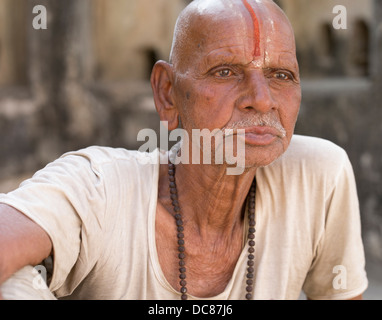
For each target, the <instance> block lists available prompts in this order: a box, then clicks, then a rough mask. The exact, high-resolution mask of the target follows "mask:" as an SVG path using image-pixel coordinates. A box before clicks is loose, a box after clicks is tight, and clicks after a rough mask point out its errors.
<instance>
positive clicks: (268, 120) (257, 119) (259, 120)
mask: <svg viewBox="0 0 382 320" xmlns="http://www.w3.org/2000/svg"><path fill="white" fill-rule="evenodd" d="M251 127H271V128H274V129H276V130H277V131H278V132H279V133H280V136H281V137H282V138H285V137H286V130H285V128H284V127H283V126H282V124H281V123H280V121H279V120H278V119H275V117H274V116H271V115H270V114H269V113H266V114H255V115H253V116H251V117H249V118H247V119H245V120H241V121H237V122H234V123H232V124H230V125H228V126H225V127H223V128H222V129H221V130H222V131H223V132H224V131H225V130H237V129H245V128H251Z"/></svg>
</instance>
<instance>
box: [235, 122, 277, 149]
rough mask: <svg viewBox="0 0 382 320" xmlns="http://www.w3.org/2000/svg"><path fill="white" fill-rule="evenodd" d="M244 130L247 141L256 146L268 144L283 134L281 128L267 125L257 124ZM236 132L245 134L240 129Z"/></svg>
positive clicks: (239, 134)
mask: <svg viewBox="0 0 382 320" xmlns="http://www.w3.org/2000/svg"><path fill="white" fill-rule="evenodd" d="M242 130H244V131H245V134H244V138H245V143H246V144H249V145H254V146H267V145H269V144H271V143H272V142H274V141H275V140H276V139H277V138H279V137H281V136H282V134H281V133H280V131H279V130H277V129H276V128H272V127H267V126H256V127H250V128H245V129H242ZM234 134H236V135H238V136H243V135H242V134H241V132H240V131H238V130H235V133H234Z"/></svg>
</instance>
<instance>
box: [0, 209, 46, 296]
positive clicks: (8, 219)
mask: <svg viewBox="0 0 382 320" xmlns="http://www.w3.org/2000/svg"><path fill="white" fill-rule="evenodd" d="M51 251H52V242H51V240H50V238H49V236H48V234H47V233H46V232H45V231H44V230H43V229H42V228H41V227H40V226H38V225H37V224H36V223H34V222H33V221H32V220H30V219H29V218H28V217H26V216H25V215H24V214H22V213H21V212H19V211H17V210H15V209H13V208H12V207H10V206H7V205H4V204H0V285H1V284H2V283H3V282H4V281H5V280H7V279H8V278H9V277H10V276H12V274H14V273H15V272H16V271H18V270H19V269H21V268H23V267H24V266H27V265H37V264H39V263H40V262H41V261H43V260H44V259H45V258H47V257H48V256H49V255H50V253H51ZM0 299H1V296H0Z"/></svg>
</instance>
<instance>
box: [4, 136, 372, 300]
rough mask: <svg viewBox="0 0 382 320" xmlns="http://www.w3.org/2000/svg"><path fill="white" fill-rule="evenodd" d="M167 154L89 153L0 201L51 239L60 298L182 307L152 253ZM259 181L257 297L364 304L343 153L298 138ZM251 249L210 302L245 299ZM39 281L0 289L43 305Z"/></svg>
mask: <svg viewBox="0 0 382 320" xmlns="http://www.w3.org/2000/svg"><path fill="white" fill-rule="evenodd" d="M160 156H161V152H159V151H155V152H153V153H140V152H138V151H127V150H125V149H112V148H106V147H90V148H87V149H84V150H81V151H78V152H71V153H67V154H65V155H64V156H62V157H61V158H60V159H58V160H56V161H55V162H53V163H51V164H49V165H48V166H47V167H46V168H44V169H43V170H41V171H39V172H37V173H36V174H35V175H34V177H33V178H32V179H30V180H27V181H25V182H24V183H23V184H22V185H21V186H20V188H19V189H17V190H15V191H13V192H11V193H9V194H7V195H5V194H4V195H0V202H1V203H5V204H8V205H10V206H12V207H14V208H16V209H18V210H19V211H21V212H23V213H24V214H25V215H27V216H28V217H30V218H31V219H32V220H34V221H35V222H36V223H38V224H39V225H40V226H41V227H42V228H43V229H44V230H45V231H46V232H47V233H48V234H49V236H50V238H51V240H52V242H53V256H54V263H53V266H54V267H53V275H52V278H51V280H50V284H49V289H50V290H51V291H52V292H53V293H54V295H55V297H57V298H64V297H66V298H70V299H132V300H141V299H161V300H171V299H179V298H180V293H179V292H177V290H175V289H174V288H172V287H171V286H170V284H169V283H168V281H167V280H166V278H165V277H164V275H163V272H162V270H161V267H160V264H159V261H158V255H157V248H156V243H155V214H156V206H157V198H158V176H159V158H160ZM256 179H257V191H256V220H257V227H256V253H255V291H254V298H255V299H267V300H268V299H298V298H299V297H300V294H301V290H303V291H304V292H305V294H306V296H308V297H310V298H311V299H348V298H352V297H355V296H358V295H360V294H362V293H363V292H364V291H365V289H366V288H367V277H366V272H365V259H364V251H363V244H362V239H361V227H360V215H359V205H358V198H357V192H356V186H355V180H354V175H353V171H352V167H351V164H350V162H349V159H348V157H347V155H346V153H345V151H344V150H343V149H341V148H339V147H338V146H336V145H334V144H333V143H331V142H328V141H326V140H322V139H318V138H311V137H304V136H297V135H296V136H294V137H293V139H292V142H291V145H290V147H289V149H288V150H287V151H286V153H285V154H284V155H283V156H282V157H281V158H279V159H278V160H276V161H275V162H274V163H273V164H271V165H269V166H267V167H265V168H260V169H258V171H257V173H256ZM174 241H176V239H175V238H174ZM247 249H248V248H247V246H244V248H243V251H242V254H241V256H240V258H239V260H238V262H237V265H236V268H235V270H234V273H233V276H232V279H231V280H230V282H229V283H228V285H227V287H226V289H225V290H224V291H223V292H222V293H221V294H219V295H218V296H216V297H212V299H219V300H220V299H234V300H235V299H244V296H245V275H246V263H247ZM35 276H36V275H35V273H33V272H31V268H25V269H23V270H22V271H20V272H19V273H17V274H16V275H15V276H14V278H11V279H10V280H9V281H8V282H7V283H6V284H5V285H4V286H3V288H2V290H3V291H4V292H3V295H4V297H7V294H9V296H10V297H16V298H17V297H20V298H23V295H24V294H25V295H27V293H28V294H29V292H33V293H32V294H34V293H36V298H38V295H39V294H40V295H43V294H42V293H41V292H40V293H39V289H38V288H37V289H36V288H35V287H33V285H32V280H33V279H34V277H35ZM188 281H189V282H191V281H192V279H188ZM27 296H28V295H27ZM28 297H29V296H28ZM190 298H191V299H193V298H195V299H198V298H197V297H192V296H191V297H190Z"/></svg>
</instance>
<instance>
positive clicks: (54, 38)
mask: <svg viewBox="0 0 382 320" xmlns="http://www.w3.org/2000/svg"><path fill="white" fill-rule="evenodd" d="M189 2H190V1H186V0H155V1H149V0H108V1H106V0H81V1H76V0H66V1H58V0H28V1H27V0H1V1H0V137H1V139H0V150H1V152H0V167H1V170H0V192H7V191H10V190H12V189H13V188H15V187H16V186H17V185H18V183H19V182H20V181H21V180H22V179H25V178H27V177H29V176H30V175H31V174H32V173H33V172H34V171H36V170H37V169H39V168H41V167H43V166H45V165H46V164H47V163H48V162H50V161H52V160H54V159H56V158H57V157H58V156H60V155H61V154H62V153H64V152H66V151H69V150H74V149H79V148H82V147H86V146H88V145H95V144H97V145H107V146H113V147H125V148H129V149H136V148H138V147H139V146H140V145H141V142H137V139H136V137H137V133H138V131H139V130H140V129H143V128H154V129H156V130H158V129H159V119H158V116H157V115H156V112H155V108H154V104H153V99H152V94H151V87H150V84H149V82H148V79H149V76H150V71H151V68H152V66H153V64H154V63H155V61H156V60H158V59H165V60H167V58H168V56H169V50H170V45H171V41H172V32H173V27H174V24H175V21H176V17H177V15H178V13H179V12H180V11H181V9H182V8H183V7H184V6H185V5H186V4H187V3H189ZM277 2H278V4H279V5H280V6H281V7H282V8H283V9H284V10H285V12H286V14H287V15H288V17H289V18H290V20H291V22H292V24H293V26H294V28H295V32H296V41H297V47H298V58H299V62H300V68H301V75H302V87H303V101H302V106H301V113H300V118H299V121H298V124H297V128H296V133H299V134H306V135H313V136H318V137H322V138H326V139H329V140H331V141H333V142H335V143H337V144H339V145H340V146H342V147H343V148H344V149H345V150H346V151H347V152H348V154H349V157H350V159H351V161H352V163H353V166H354V170H355V174H356V179H357V184H358V192H359V198H360V206H361V214H362V228H363V237H364V243H365V247H366V252H367V259H368V263H369V264H370V265H373V266H377V267H376V270H378V271H377V277H378V281H381V282H382V276H381V275H380V273H379V270H380V267H381V266H382V180H381V173H382V170H381V168H382V157H381V155H382V145H381V142H380V141H381V136H382V125H381V109H382V108H381V105H380V101H382V100H381V98H382V20H381V19H382V18H381V17H382V2H381V1H378V0H366V1H362V2H361V1H357V0H343V1H341V2H340V3H337V1H333V0H311V1H305V0H279V1H277ZM336 4H341V5H344V6H345V7H346V9H347V29H345V30H342V29H341V30H336V29H334V28H333V25H332V22H333V19H334V17H335V16H336V15H335V14H333V13H332V10H333V7H334V5H336ZM35 5H44V6H45V7H46V8H47V12H48V28H47V29H46V30H35V29H34V28H33V27H32V20H33V18H34V17H35V15H34V14H32V9H33V7H34V6H35Z"/></svg>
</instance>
